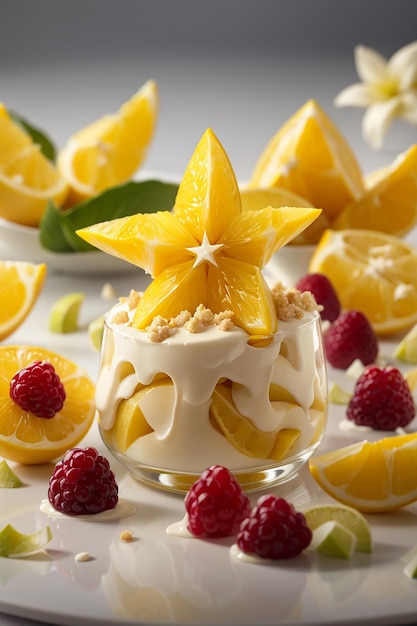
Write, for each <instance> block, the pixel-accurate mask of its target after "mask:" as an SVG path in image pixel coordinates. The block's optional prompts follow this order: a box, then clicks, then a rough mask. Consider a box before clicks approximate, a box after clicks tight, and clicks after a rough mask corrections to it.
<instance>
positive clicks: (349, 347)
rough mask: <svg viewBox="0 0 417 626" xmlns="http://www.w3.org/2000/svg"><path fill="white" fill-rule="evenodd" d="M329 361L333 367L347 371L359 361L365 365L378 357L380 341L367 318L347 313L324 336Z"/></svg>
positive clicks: (356, 312) (353, 312)
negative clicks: (354, 362)
mask: <svg viewBox="0 0 417 626" xmlns="http://www.w3.org/2000/svg"><path fill="white" fill-rule="evenodd" d="M323 339H324V346H325V350H326V357H327V360H328V361H329V363H330V364H331V365H333V367H337V368H339V369H347V368H348V367H349V366H350V365H351V364H352V363H353V361H355V360H356V359H359V360H360V361H362V363H363V364H364V365H369V364H370V363H373V362H374V361H375V359H376V357H377V356H378V339H377V337H376V335H375V332H374V330H373V328H372V326H371V324H370V323H369V321H368V319H367V317H365V315H364V314H363V313H361V312H360V311H346V312H345V313H341V314H340V315H339V317H338V318H337V319H336V320H335V321H334V322H333V324H331V326H330V327H329V328H328V329H327V330H326V331H325V332H324V334H323Z"/></svg>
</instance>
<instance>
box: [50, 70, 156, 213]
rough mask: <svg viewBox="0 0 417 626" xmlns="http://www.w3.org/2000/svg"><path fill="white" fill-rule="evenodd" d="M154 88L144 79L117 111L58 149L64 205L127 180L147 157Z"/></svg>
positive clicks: (153, 120) (152, 124)
mask: <svg viewBox="0 0 417 626" xmlns="http://www.w3.org/2000/svg"><path fill="white" fill-rule="evenodd" d="M158 106H159V98H158V89H157V84H156V82H155V81H153V80H149V81H147V82H146V83H145V84H144V85H143V86H142V87H141V88H140V89H139V90H138V91H137V92H136V93H135V94H134V95H133V96H132V97H131V98H130V99H129V100H128V101H127V102H125V103H124V104H123V105H122V106H121V107H120V108H119V110H118V111H117V112H116V113H114V114H108V115H105V116H103V117H102V118H99V119H98V120H96V121H94V122H93V123H92V124H90V125H88V126H86V127H85V128H83V129H81V130H79V131H78V132H76V133H75V134H74V135H73V136H72V137H70V139H69V140H68V142H67V144H66V145H65V146H64V148H63V149H62V150H61V151H60V152H59V154H58V159H57V165H58V169H59V171H60V172H61V174H62V176H63V177H64V178H65V180H66V181H67V182H68V184H69V187H70V191H69V195H68V198H67V201H66V205H67V206H71V205H74V204H76V203H78V202H81V201H83V200H86V199H87V198H91V197H92V196H94V195H96V194H98V193H100V192H101V191H104V190H105V189H107V188H109V187H112V186H114V185H118V184H120V183H123V182H125V181H127V180H129V179H130V178H131V177H132V176H133V174H134V173H135V172H136V170H137V169H138V168H139V167H140V165H141V164H142V163H143V161H144V160H145V158H146V156H147V152H148V149H149V147H150V144H151V141H152V139H153V136H154V133H155V127H156V122H157V117H158Z"/></svg>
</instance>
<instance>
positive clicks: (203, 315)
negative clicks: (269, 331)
mask: <svg viewBox="0 0 417 626" xmlns="http://www.w3.org/2000/svg"><path fill="white" fill-rule="evenodd" d="M232 318H233V312H232V311H222V312H221V313H213V311H211V310H210V309H207V308H206V307H205V306H204V305H202V304H200V305H199V306H198V307H197V308H196V310H195V313H194V315H191V313H190V311H181V313H179V314H178V315H177V316H175V317H172V318H171V319H169V320H167V319H165V318H164V317H162V316H161V315H157V316H156V317H155V318H154V319H153V320H152V323H151V324H150V325H149V326H148V327H147V329H146V332H147V334H148V337H149V339H150V340H151V341H155V342H161V341H164V339H167V338H168V337H170V336H171V335H172V334H173V333H174V332H175V330H176V329H177V328H185V329H186V330H188V332H190V333H201V332H203V331H204V330H205V329H206V328H207V327H208V326H217V327H218V329H219V330H222V331H228V330H231V329H232V328H233V327H234V324H233V321H232Z"/></svg>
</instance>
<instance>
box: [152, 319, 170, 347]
mask: <svg viewBox="0 0 417 626" xmlns="http://www.w3.org/2000/svg"><path fill="white" fill-rule="evenodd" d="M171 330H172V327H171V326H170V324H169V321H168V320H167V319H165V317H162V315H157V316H156V317H154V318H153V320H152V322H151V323H150V325H149V326H148V327H147V329H146V333H147V335H148V337H149V339H150V340H151V341H153V342H156V343H159V342H161V341H164V339H167V338H168V337H169V336H170V334H171Z"/></svg>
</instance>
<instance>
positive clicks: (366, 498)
mask: <svg viewBox="0 0 417 626" xmlns="http://www.w3.org/2000/svg"><path fill="white" fill-rule="evenodd" d="M309 467H310V471H311V474H312V476H313V478H314V479H315V480H316V481H317V483H318V484H319V485H320V486H321V487H322V489H323V490H324V491H325V492H326V493H328V494H329V495H330V496H332V497H333V498H335V500H338V501H339V502H342V503H344V504H346V505H347V506H350V507H353V508H355V509H357V510H358V511H362V512H365V513H366V512H369V513H373V512H378V513H379V512H383V511H392V510H395V509H398V508H401V507H403V506H406V505H407V504H410V503H411V502H415V501H416V500H417V473H416V472H415V471H414V468H415V467H417V434H416V433H410V434H407V435H397V436H392V437H384V438H382V439H379V440H378V441H375V442H369V441H361V442H358V443H354V444H351V445H348V446H345V447H343V448H339V449H336V450H333V451H331V452H327V453H324V454H322V455H320V456H316V457H312V458H311V459H310V460H309ZM410 468H411V469H410Z"/></svg>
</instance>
